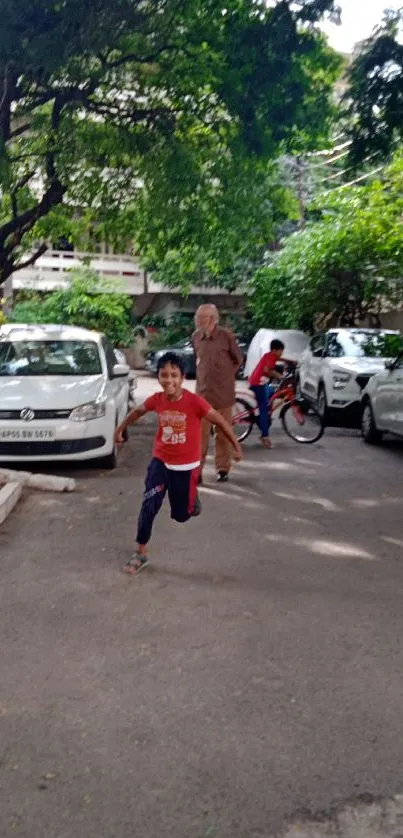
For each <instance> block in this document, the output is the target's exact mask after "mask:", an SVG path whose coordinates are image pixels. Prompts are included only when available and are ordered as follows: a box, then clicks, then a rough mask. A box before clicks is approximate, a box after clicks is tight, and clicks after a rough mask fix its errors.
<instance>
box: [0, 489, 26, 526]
mask: <svg viewBox="0 0 403 838" xmlns="http://www.w3.org/2000/svg"><path fill="white" fill-rule="evenodd" d="M21 492H22V484H21V483H16V482H14V483H6V485H5V486H3V488H2V489H0V524H2V523H3V522H4V521H5V520H6V518H7V516H8V515H9V514H10V512H11V511H12V510H13V509H14V507H15V505H16V503H18V501H19V499H20V497H21Z"/></svg>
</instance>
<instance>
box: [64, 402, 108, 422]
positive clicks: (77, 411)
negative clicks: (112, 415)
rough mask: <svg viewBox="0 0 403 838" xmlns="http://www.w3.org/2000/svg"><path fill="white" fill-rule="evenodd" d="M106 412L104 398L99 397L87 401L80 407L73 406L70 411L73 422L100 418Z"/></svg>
mask: <svg viewBox="0 0 403 838" xmlns="http://www.w3.org/2000/svg"><path fill="white" fill-rule="evenodd" d="M105 413H106V399H99V400H98V401H96V402H88V404H82V405H80V407H76V408H74V410H72V411H71V413H70V419H71V420H72V421H73V422H88V421H89V420H90V419H101V417H102V416H105Z"/></svg>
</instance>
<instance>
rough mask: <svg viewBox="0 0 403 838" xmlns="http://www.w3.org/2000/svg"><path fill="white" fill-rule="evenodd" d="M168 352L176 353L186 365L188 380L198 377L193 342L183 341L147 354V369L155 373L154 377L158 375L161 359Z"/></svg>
mask: <svg viewBox="0 0 403 838" xmlns="http://www.w3.org/2000/svg"><path fill="white" fill-rule="evenodd" d="M166 352H175V353H176V354H177V355H179V356H180V357H181V358H183V361H184V363H185V369H186V375H187V377H188V378H195V376H196V360H195V355H194V351H193V346H192V342H191V340H189V339H188V340H182V341H180V343H174V344H173V345H172V346H164V347H161V349H154V350H151V351H150V352H149V353H148V354H147V359H146V369H147V370H148V371H149V372H151V373H153V375H156V374H157V365H158V361H159V359H160V358H162V356H163V355H165V353H166Z"/></svg>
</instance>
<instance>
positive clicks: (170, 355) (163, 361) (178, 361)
mask: <svg viewBox="0 0 403 838" xmlns="http://www.w3.org/2000/svg"><path fill="white" fill-rule="evenodd" d="M168 364H171V365H172V366H173V367H178V370H179V371H180V372H181V374H182V375H185V372H186V367H185V362H184V360H183V358H181V356H180V355H177V354H176V352H165V354H164V355H161V358H158V362H157V375H158V373H159V371H160V370H163V369H164V367H166V366H168Z"/></svg>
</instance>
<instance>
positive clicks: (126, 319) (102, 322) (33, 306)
mask: <svg viewBox="0 0 403 838" xmlns="http://www.w3.org/2000/svg"><path fill="white" fill-rule="evenodd" d="M70 276H71V281H70V283H69V285H68V287H67V288H65V289H60V290H59V291H53V292H52V293H51V294H48V295H47V296H46V297H44V296H43V295H41V294H38V293H35V291H33V292H30V293H28V294H26V295H25V298H23V299H21V300H20V301H19V302H17V303H16V305H15V306H14V309H13V313H12V318H11V319H12V322H14V323H59V324H60V325H69V324H71V325H74V326H82V327H83V328H85V329H93V330H94V331H98V332H103V333H104V334H106V335H107V336H108V338H109V339H110V341H111V342H112V343H113V344H115V345H119V346H128V345H130V343H131V342H132V338H133V330H132V328H131V325H130V316H131V309H132V300H131V298H130V297H129V296H128V295H127V294H124V293H121V292H120V291H119V288H118V287H117V286H116V284H111V283H108V282H106V281H102V280H101V279H100V277H99V276H98V275H97V273H96V272H95V271H93V270H91V269H90V268H77V269H76V270H73V271H71V274H70Z"/></svg>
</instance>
